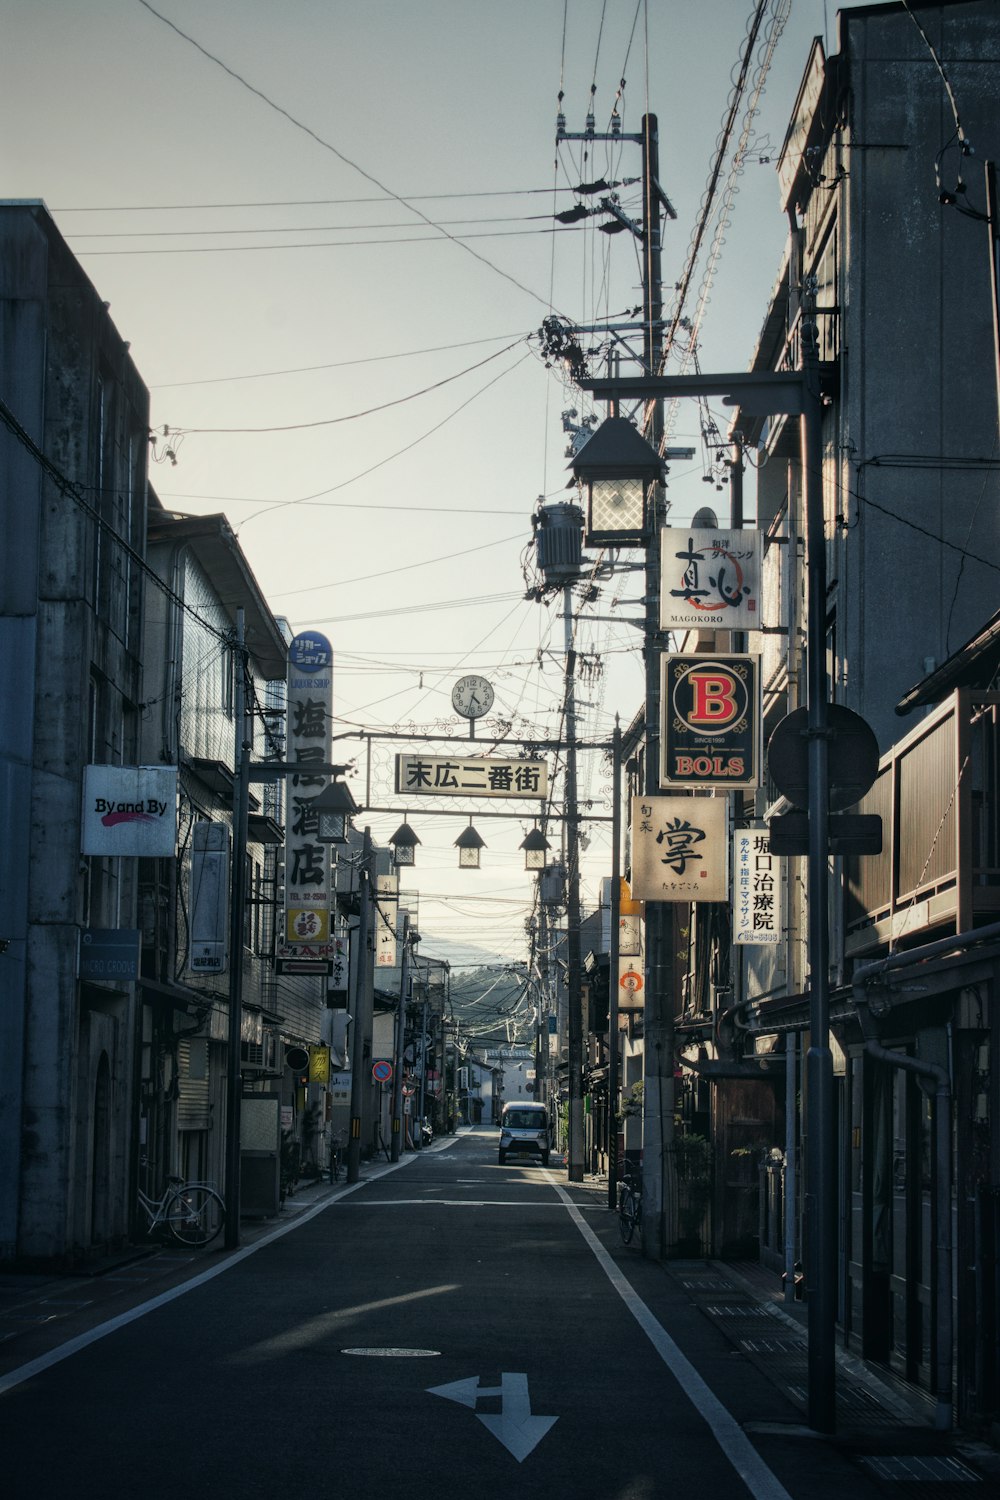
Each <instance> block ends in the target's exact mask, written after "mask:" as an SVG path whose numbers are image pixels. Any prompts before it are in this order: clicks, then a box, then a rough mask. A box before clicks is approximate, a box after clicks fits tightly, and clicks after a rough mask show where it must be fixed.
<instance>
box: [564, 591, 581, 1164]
mask: <svg viewBox="0 0 1000 1500" xmlns="http://www.w3.org/2000/svg"><path fill="white" fill-rule="evenodd" d="M563 620H564V626H565V638H566V742H567V744H566V989H567V1003H568V1005H569V1016H568V1025H567V1036H566V1040H567V1045H568V1048H569V1059H568V1062H569V1152H568V1156H567V1176H568V1178H569V1180H570V1182H582V1181H583V1156H584V1143H583V983H582V976H581V973H580V813H579V808H578V806H577V789H576V689H575V683H574V679H575V676H576V652H575V651H574V649H573V586H572V584H569V583H567V584H566V586H565V588H564V589H563Z"/></svg>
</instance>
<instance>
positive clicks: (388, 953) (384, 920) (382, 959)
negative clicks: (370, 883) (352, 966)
mask: <svg viewBox="0 0 1000 1500" xmlns="http://www.w3.org/2000/svg"><path fill="white" fill-rule="evenodd" d="M375 901H376V907H375V967H376V968H377V969H394V968H395V967H396V927H397V924H398V920H399V876H398V875H376V877H375Z"/></svg>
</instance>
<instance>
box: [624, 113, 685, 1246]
mask: <svg viewBox="0 0 1000 1500" xmlns="http://www.w3.org/2000/svg"><path fill="white" fill-rule="evenodd" d="M642 143H643V199H644V207H643V227H644V229H645V236H644V240H643V249H644V258H643V286H642V293H643V323H644V335H643V361H644V363H645V366H646V369H647V371H648V373H649V374H650V375H657V374H658V373H659V368H660V361H661V358H662V353H663V327H662V317H663V301H662V297H661V294H660V282H661V249H660V198H659V175H660V163H659V134H658V129H657V121H656V116H655V115H644V116H643V120H642ZM650 403H651V410H650V421H649V433H648V438H649V442H650V444H651V446H652V447H653V448H655V449H657V450H659V447H660V444H661V442H662V439H663V400H662V397H661V396H659V395H654V396H652V397H651V398H650ZM650 505H651V510H652V516H651V526H650V532H651V536H650V541H649V543H648V545H647V547H646V570H645V582H646V588H645V595H646V603H645V622H644V650H645V657H646V749H645V768H644V777H643V790H644V792H645V793H646V795H647V796H657V795H658V794H659V790H660V654H661V637H660V531H661V529H662V527H663V525H664V523H665V519H666V507H665V499H664V493H663V487H662V485H653V487H652V491H651V495H650ZM672 926H673V908H672V907H670V906H668V905H667V904H665V903H664V902H662V901H650V902H647V904H646V962H645V988H644V991H643V993H644V994H645V997H646V1002H645V1015H644V1021H643V1035H644V1042H643V1108H642V1115H643V1129H642V1195H643V1215H642V1249H643V1254H644V1255H647V1256H651V1257H653V1258H654V1259H660V1258H661V1257H662V1256H663V1255H664V1254H665V1253H666V1248H667V1244H668V1239H669V1235H670V1234H671V1233H672V1231H673V1224H674V1220H675V1217H676V1215H675V1213H674V1212H673V1204H674V1200H675V1196H676V1194H675V1186H674V1184H675V1173H674V1166H675V1163H674V1151H673V1140H674V1026H673V1020H674V1018H673V993H672V973H671V970H670V966H669V964H668V953H669V951H670V946H671V945H670V943H669V942H668V933H669V931H670V930H671V929H672ZM616 981H617V976H616Z"/></svg>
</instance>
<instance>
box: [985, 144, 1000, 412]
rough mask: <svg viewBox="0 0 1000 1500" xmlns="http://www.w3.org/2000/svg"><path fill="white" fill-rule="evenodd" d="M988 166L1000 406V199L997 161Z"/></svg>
mask: <svg viewBox="0 0 1000 1500" xmlns="http://www.w3.org/2000/svg"><path fill="white" fill-rule="evenodd" d="M985 166H986V221H987V222H986V228H987V231H988V233H989V237H990V297H991V300H992V305H993V354H994V359H995V363H996V380H997V404H998V407H1000V200H998V198H997V169H996V163H995V162H992V161H988V162H986V163H985Z"/></svg>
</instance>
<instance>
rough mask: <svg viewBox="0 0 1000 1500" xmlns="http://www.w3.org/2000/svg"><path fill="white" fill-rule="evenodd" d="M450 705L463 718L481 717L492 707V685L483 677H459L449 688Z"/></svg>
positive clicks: (473, 675)
mask: <svg viewBox="0 0 1000 1500" xmlns="http://www.w3.org/2000/svg"><path fill="white" fill-rule="evenodd" d="M451 706H452V708H453V709H454V710H455V712H456V713H457V714H461V715H462V718H463V719H481V718H482V716H483V714H488V713H489V711H490V709H491V708H492V707H493V685H492V683H490V682H487V680H486V678H485V677H479V676H477V675H476V674H474V673H473V674H470V675H469V676H468V677H460V678H459V679H458V681H457V682H456V683H455V686H454V687H453V688H452V690H451Z"/></svg>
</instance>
